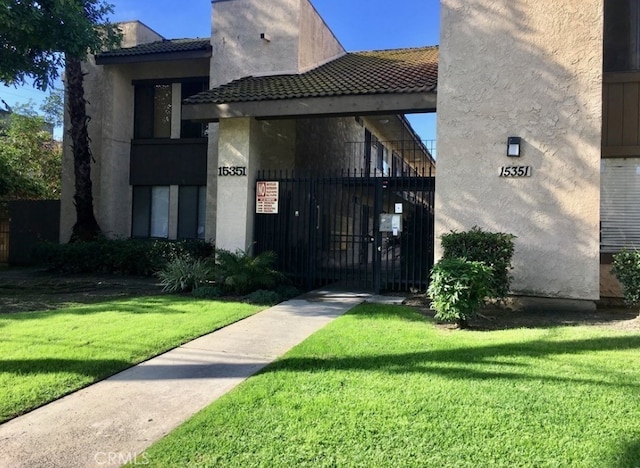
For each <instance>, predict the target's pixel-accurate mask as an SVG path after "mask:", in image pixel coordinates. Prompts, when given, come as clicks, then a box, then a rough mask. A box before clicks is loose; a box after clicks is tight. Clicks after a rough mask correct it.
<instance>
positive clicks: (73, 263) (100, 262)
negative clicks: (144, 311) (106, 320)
mask: <svg viewBox="0 0 640 468" xmlns="http://www.w3.org/2000/svg"><path fill="white" fill-rule="evenodd" d="M213 251H214V247H213V245H212V244H211V243H208V242H204V241H201V240H184V241H170V240H159V239H116V240H109V239H99V240H97V241H94V242H75V243H70V244H55V243H51V242H45V243H40V244H37V245H36V246H35V248H34V250H33V251H32V257H33V259H34V261H35V263H36V264H37V265H41V266H45V267H47V268H49V269H50V270H54V271H60V272H65V273H119V274H124V275H138V276H151V275H153V274H155V273H156V272H158V271H160V270H162V269H163V268H164V267H165V266H166V265H167V263H168V262H169V261H171V260H173V259H175V258H179V257H185V256H189V257H192V258H206V257H209V256H211V255H212V253H213Z"/></svg>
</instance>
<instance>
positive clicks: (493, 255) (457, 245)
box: [441, 226, 516, 299]
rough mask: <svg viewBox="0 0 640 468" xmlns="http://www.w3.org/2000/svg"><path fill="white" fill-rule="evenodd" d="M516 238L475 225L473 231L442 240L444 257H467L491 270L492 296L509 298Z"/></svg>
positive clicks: (443, 237)
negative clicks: (484, 229)
mask: <svg viewBox="0 0 640 468" xmlns="http://www.w3.org/2000/svg"><path fill="white" fill-rule="evenodd" d="M515 237H516V236H514V235H513V234H507V233H504V232H489V231H483V230H482V229H481V228H479V227H477V226H474V227H473V228H472V229H471V230H469V231H464V232H455V231H452V232H450V233H448V234H444V235H443V236H442V238H441V241H442V249H443V254H442V257H443V258H464V259H466V260H469V261H477V262H482V263H484V264H485V265H487V266H488V267H489V268H491V290H490V293H489V294H488V295H489V296H490V297H493V298H497V299H501V298H505V297H507V294H508V293H509V286H510V284H511V277H510V276H509V270H511V268H512V266H511V259H512V258H513V250H514V245H513V239H515Z"/></svg>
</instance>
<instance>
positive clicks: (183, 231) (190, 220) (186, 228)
mask: <svg viewBox="0 0 640 468" xmlns="http://www.w3.org/2000/svg"><path fill="white" fill-rule="evenodd" d="M206 202H207V194H206V187H205V186H204V185H200V186H189V185H185V186H181V187H180V189H179V195H178V239H204V220H205V207H206Z"/></svg>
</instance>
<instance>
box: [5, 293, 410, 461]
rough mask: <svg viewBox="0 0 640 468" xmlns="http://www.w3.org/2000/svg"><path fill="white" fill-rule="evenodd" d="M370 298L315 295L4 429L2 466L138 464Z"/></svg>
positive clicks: (211, 336)
mask: <svg viewBox="0 0 640 468" xmlns="http://www.w3.org/2000/svg"><path fill="white" fill-rule="evenodd" d="M370 298H371V296H370V295H368V294H364V293H355V292H337V291H330V290H319V291H314V292H312V293H309V294H307V295H305V296H302V297H300V298H298V299H293V300H290V301H287V302H284V303H282V304H279V305H277V306H275V307H272V308H270V309H267V310H265V311H263V312H260V313H258V314H256V315H253V316H251V317H249V318H247V319H245V320H242V321H240V322H237V323H235V324H233V325H230V326H228V327H226V328H223V329H221V330H218V331H216V332H214V333H211V334H209V335H206V336H203V337H201V338H199V339H197V340H194V341H192V342H190V343H187V344H185V345H183V346H181V347H179V348H176V349H174V350H172V351H169V352H168V353H165V354H162V355H160V356H158V357H156V358H153V359H151V360H149V361H147V362H144V363H142V364H140V365H137V366H135V367H132V368H130V369H128V370H126V371H124V372H121V373H119V374H116V375H114V376H113V377H110V378H109V379H106V380H104V381H102V382H99V383H97V384H94V385H92V386H90V387H87V388H85V389H83V390H80V391H78V392H75V393H73V394H71V395H69V396H67V397H64V398H62V399H60V400H58V401H55V402H53V403H50V404H48V405H46V406H43V407H42V408H39V409H37V410H35V411H32V412H30V413H28V414H26V415H24V416H20V417H17V418H15V419H13V420H11V421H9V422H7V423H5V424H3V425H1V426H0V440H2V445H1V446H0V466H7V467H9V466H10V467H32V466H49V467H65V468H66V467H85V466H109V463H111V466H114V464H120V463H123V462H127V461H135V459H136V457H137V456H139V457H143V456H144V454H143V451H144V450H145V449H146V448H147V447H148V446H150V445H151V444H152V443H153V442H155V441H156V440H158V439H160V438H161V437H163V436H164V435H166V434H167V433H168V432H169V431H171V430H172V429H173V428H175V427H177V426H178V425H179V424H180V423H182V422H183V421H184V420H186V419H187V418H189V417H190V416H191V415H193V414H194V413H196V412H197V411H199V410H200V409H202V408H204V407H205V406H207V405H208V404H209V403H211V402H212V401H213V400H215V399H216V398H218V397H220V396H221V395H223V394H224V393H226V392H228V391H229V390H231V389H232V388H234V387H235V386H236V385H238V384H239V383H240V382H242V381H243V380H245V379H246V378H247V377H249V376H250V375H252V374H254V373H255V372H257V371H258V370H260V369H262V368H263V367H264V366H266V365H267V364H269V363H270V362H272V361H273V360H275V359H276V358H277V357H278V356H280V355H282V354H284V353H285V352H286V351H287V350H289V349H290V348H291V347H293V346H295V345H296V344H298V343H300V342H301V341H303V340H304V339H306V338H307V337H308V336H310V335H311V334H312V333H314V332H315V331H316V330H318V329H320V328H322V327H323V326H324V325H326V324H327V323H329V322H330V321H332V320H333V319H335V318H336V317H338V316H340V315H342V314H344V313H345V312H346V311H348V310H349V309H351V308H352V307H354V306H356V305H358V304H360V303H361V302H363V301H365V300H367V299H370ZM392 300H402V298H392ZM142 460H143V458H140V461H142Z"/></svg>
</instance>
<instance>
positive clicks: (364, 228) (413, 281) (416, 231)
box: [254, 171, 435, 292]
mask: <svg viewBox="0 0 640 468" xmlns="http://www.w3.org/2000/svg"><path fill="white" fill-rule="evenodd" d="M265 183H266V184H269V186H270V187H277V193H278V200H277V207H275V204H274V205H273V206H274V207H275V209H269V210H260V209H259V210H258V211H262V212H259V213H257V214H256V219H255V235H254V238H255V242H256V243H255V252H256V253H260V252H263V251H265V250H272V251H274V252H275V253H276V254H277V256H278V268H279V269H280V270H281V271H283V272H284V273H285V274H287V275H288V276H289V277H290V278H292V280H293V281H294V283H296V285H297V286H299V287H302V288H306V289H311V288H314V287H317V286H321V285H325V284H329V283H336V282H337V283H340V284H341V285H344V286H348V287H357V288H362V289H366V290H371V291H375V292H380V291H412V290H421V291H424V289H425V288H426V286H427V281H428V275H429V271H430V269H431V267H432V266H433V248H434V237H433V232H434V230H433V221H434V219H433V195H434V189H435V177H434V175H433V174H431V173H430V172H427V173H418V172H409V173H406V174H399V175H392V174H385V173H383V172H378V171H375V172H374V173H372V174H366V173H363V172H362V171H338V172H335V173H333V174H325V175H313V174H310V173H303V172H291V173H283V172H280V171H278V172H275V171H273V172H269V171H262V172H260V173H259V175H258V184H257V187H258V190H260V187H264V186H265ZM274 184H277V185H274ZM258 195H260V194H258ZM272 208H273V207H272Z"/></svg>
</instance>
